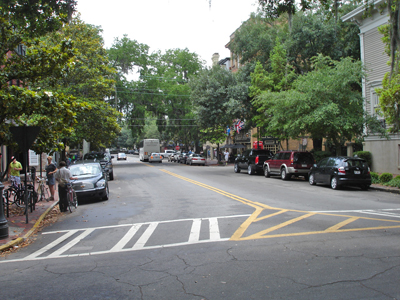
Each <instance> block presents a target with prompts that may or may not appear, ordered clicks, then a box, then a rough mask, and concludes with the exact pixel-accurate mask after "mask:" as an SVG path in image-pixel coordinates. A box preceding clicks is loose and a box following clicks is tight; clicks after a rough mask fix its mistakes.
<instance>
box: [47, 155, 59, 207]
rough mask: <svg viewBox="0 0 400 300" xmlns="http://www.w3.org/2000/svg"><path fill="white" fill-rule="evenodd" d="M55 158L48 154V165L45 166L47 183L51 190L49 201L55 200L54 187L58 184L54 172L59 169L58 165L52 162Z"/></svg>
mask: <svg viewBox="0 0 400 300" xmlns="http://www.w3.org/2000/svg"><path fill="white" fill-rule="evenodd" d="M52 160H53V158H52V157H51V156H47V166H46V167H45V170H46V177H47V185H48V186H49V190H50V198H48V199H46V200H47V201H53V200H54V187H55V185H56V179H55V177H54V174H55V173H56V171H57V166H56V165H55V164H54V163H53V162H52Z"/></svg>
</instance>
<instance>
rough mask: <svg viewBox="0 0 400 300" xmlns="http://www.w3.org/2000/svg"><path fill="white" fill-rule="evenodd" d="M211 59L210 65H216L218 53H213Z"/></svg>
mask: <svg viewBox="0 0 400 300" xmlns="http://www.w3.org/2000/svg"><path fill="white" fill-rule="evenodd" d="M211 60H212V65H213V66H216V65H217V64H218V62H219V54H218V53H214V54H213V56H212V58H211Z"/></svg>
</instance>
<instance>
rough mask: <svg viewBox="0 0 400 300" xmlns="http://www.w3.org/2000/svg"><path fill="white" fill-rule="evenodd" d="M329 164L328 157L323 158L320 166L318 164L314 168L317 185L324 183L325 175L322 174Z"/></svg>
mask: <svg viewBox="0 0 400 300" xmlns="http://www.w3.org/2000/svg"><path fill="white" fill-rule="evenodd" d="M327 162H328V157H326V158H323V159H321V160H320V161H319V163H318V164H316V165H315V166H314V167H313V168H312V172H313V174H314V180H315V182H316V183H321V182H323V174H321V171H322V170H324V169H325V167H326V164H327Z"/></svg>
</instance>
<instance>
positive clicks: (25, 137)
mask: <svg viewBox="0 0 400 300" xmlns="http://www.w3.org/2000/svg"><path fill="white" fill-rule="evenodd" d="M39 131H40V126H26V125H24V126H19V127H10V132H11V134H12V135H13V138H14V140H15V141H16V142H17V144H18V146H19V148H20V150H21V152H26V151H28V150H29V147H30V146H32V144H33V142H34V141H35V139H36V137H37V135H38V134H39Z"/></svg>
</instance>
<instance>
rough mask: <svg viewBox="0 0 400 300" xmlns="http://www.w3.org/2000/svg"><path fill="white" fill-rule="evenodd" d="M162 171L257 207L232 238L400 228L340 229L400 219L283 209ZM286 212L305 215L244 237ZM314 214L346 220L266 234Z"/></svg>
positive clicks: (237, 239) (392, 221) (241, 238)
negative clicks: (317, 227)
mask: <svg viewBox="0 0 400 300" xmlns="http://www.w3.org/2000/svg"><path fill="white" fill-rule="evenodd" d="M160 171H162V172H164V173H167V174H169V175H172V176H174V177H177V178H179V179H182V180H185V181H187V182H190V183H193V184H195V185H198V186H200V187H203V188H206V189H208V190H211V191H214V192H216V193H218V194H221V195H223V196H226V197H228V198H231V199H233V200H236V201H239V202H241V203H243V204H246V205H249V206H251V207H253V208H254V209H255V211H254V212H253V213H252V214H251V215H250V216H249V217H248V218H247V219H246V221H244V222H243V223H242V224H241V225H240V226H239V228H238V229H237V230H236V231H235V233H234V234H233V235H232V236H231V238H230V240H235V241H239V240H249V239H261V238H273V237H288V236H302V235H312V234H324V233H325V234H326V233H334V232H336V233H337V232H351V231H365V230H379V229H389V228H400V225H394V226H393V225H392V226H375V227H364V228H351V229H340V228H342V227H343V226H345V225H348V224H350V223H353V222H355V221H357V220H371V221H380V222H389V223H397V224H398V223H400V221H396V220H387V219H377V218H368V217H356V216H349V215H341V214H332V213H324V212H309V211H302V210H294V209H293V210H292V209H282V208H277V207H272V206H269V205H266V204H263V203H260V202H255V201H251V200H248V199H246V198H243V197H240V196H237V195H234V194H231V193H228V192H226V191H223V190H220V189H218V188H215V187H213V186H210V185H207V184H204V183H201V182H199V181H195V180H192V179H189V178H187V177H184V176H181V175H178V174H176V173H172V172H170V171H167V170H165V169H160ZM267 209H268V210H276V211H277V212H275V213H272V214H268V215H266V216H263V217H260V218H258V216H259V215H260V214H261V213H262V212H263V211H264V210H267ZM286 212H300V213H303V214H304V215H302V216H300V217H297V218H294V219H291V220H289V221H286V222H284V223H281V224H278V225H276V226H273V227H270V228H268V229H265V230H262V231H260V232H258V233H255V234H252V235H250V236H247V237H244V236H243V235H244V234H245V232H246V231H247V229H248V228H249V227H250V225H251V224H253V223H255V222H258V221H261V220H265V219H267V218H270V217H273V216H277V215H280V214H283V213H286ZM314 215H324V216H334V217H344V218H346V220H344V221H342V222H339V223H337V224H336V225H334V226H331V227H329V228H327V229H325V230H319V231H308V232H296V233H285V234H274V235H266V234H267V233H270V232H272V231H275V230H277V229H280V228H283V227H285V226H288V225H291V224H293V223H295V222H298V221H300V220H303V219H306V218H308V217H311V216H314Z"/></svg>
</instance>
